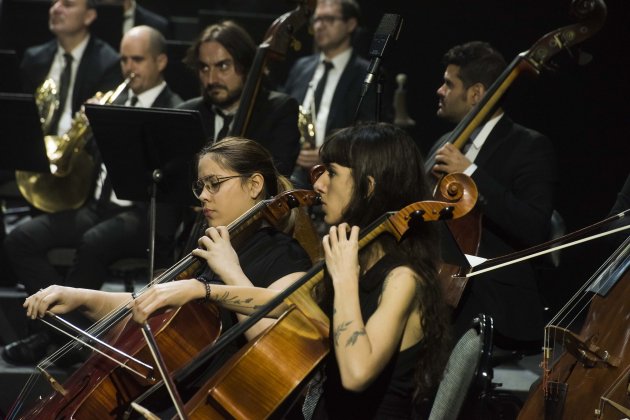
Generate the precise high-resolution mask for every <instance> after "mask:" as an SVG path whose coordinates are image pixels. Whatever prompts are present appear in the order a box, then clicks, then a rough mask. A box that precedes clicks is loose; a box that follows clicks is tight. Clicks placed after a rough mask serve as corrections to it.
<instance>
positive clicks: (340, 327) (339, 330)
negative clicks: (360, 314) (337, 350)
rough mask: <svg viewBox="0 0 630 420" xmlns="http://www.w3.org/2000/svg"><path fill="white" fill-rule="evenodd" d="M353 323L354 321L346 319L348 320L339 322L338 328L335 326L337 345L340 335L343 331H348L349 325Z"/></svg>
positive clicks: (337, 344) (336, 344)
mask: <svg viewBox="0 0 630 420" xmlns="http://www.w3.org/2000/svg"><path fill="white" fill-rule="evenodd" d="M350 324H352V321H346V322H342V323H341V324H339V325H338V326H337V327H336V328H335V334H334V336H335V347H337V346H339V336H340V335H341V333H342V332H344V331H346V330H347V329H348V326H349V325H350Z"/></svg>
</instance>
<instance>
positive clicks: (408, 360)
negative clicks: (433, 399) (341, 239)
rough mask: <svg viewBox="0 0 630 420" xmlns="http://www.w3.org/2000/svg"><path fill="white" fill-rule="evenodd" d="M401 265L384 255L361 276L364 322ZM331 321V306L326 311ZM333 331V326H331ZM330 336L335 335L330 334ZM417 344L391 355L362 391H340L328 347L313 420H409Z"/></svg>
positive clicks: (334, 359) (339, 382)
mask: <svg viewBox="0 0 630 420" xmlns="http://www.w3.org/2000/svg"><path fill="white" fill-rule="evenodd" d="M400 265H403V263H402V262H401V261H399V260H397V259H396V258H394V257H391V256H388V255H385V256H384V257H383V258H381V259H380V260H379V261H378V262H377V263H376V264H374V266H373V267H372V268H371V269H370V270H369V271H368V272H367V273H365V274H364V275H363V277H362V278H361V282H360V285H359V301H360V304H361V314H362V316H363V319H364V320H367V319H369V318H370V316H372V314H373V313H374V312H375V311H376V308H377V306H378V300H379V297H380V294H381V289H382V287H383V282H384V280H385V277H386V276H387V274H388V273H389V272H390V271H391V270H392V269H394V268H396V267H398V266H400ZM325 310H326V312H327V313H328V314H329V316H330V317H331V319H332V316H331V314H332V307H330V308H325ZM331 329H332V324H331ZM330 336H331V337H333V336H334V334H333V333H332V331H331V334H330ZM419 349H420V342H418V343H416V344H414V345H413V346H411V347H409V348H408V349H405V350H403V351H401V352H397V353H395V354H394V356H393V357H392V359H391V360H390V361H389V363H388V364H387V365H386V366H385V368H384V369H383V371H382V372H381V374H380V375H379V376H378V377H377V378H376V379H375V380H374V382H372V383H371V384H370V386H369V387H368V388H367V389H366V390H364V391H363V392H352V391H348V390H346V389H344V388H343V386H342V384H341V377H340V375H339V367H338V365H337V359H336V357H335V353H334V346H333V345H331V352H330V354H329V355H328V358H327V360H326V366H325V369H324V372H325V375H326V379H325V381H324V385H323V389H324V392H323V394H322V396H321V398H320V400H319V402H318V404H317V407H316V408H315V412H314V414H313V418H314V419H350V418H354V419H410V418H411V416H412V406H413V405H412V399H413V390H414V381H413V376H414V369H415V366H416V362H417V357H418V353H419Z"/></svg>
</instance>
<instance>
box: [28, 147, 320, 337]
mask: <svg viewBox="0 0 630 420" xmlns="http://www.w3.org/2000/svg"><path fill="white" fill-rule="evenodd" d="M289 186H290V184H289V183H288V181H287V180H286V179H285V178H284V177H282V176H281V175H279V174H278V172H277V170H276V169H275V167H274V165H273V161H272V157H271V155H270V154H269V152H268V151H267V150H266V149H265V148H264V147H262V146H261V145H260V144H258V143H256V142H254V141H251V140H246V139H241V138H234V137H233V138H228V139H224V140H222V141H220V142H217V143H215V144H213V145H211V146H208V147H206V148H204V149H203V150H202V151H201V152H200V153H199V155H198V179H197V181H195V182H194V183H193V193H194V194H195V196H196V197H197V198H198V199H199V200H200V202H201V206H202V211H203V215H204V217H205V219H206V221H207V223H208V226H209V227H208V229H207V230H206V232H205V233H206V234H205V236H203V237H202V238H200V239H199V247H198V248H197V249H195V250H193V251H192V253H193V255H195V256H197V257H200V258H202V259H203V260H205V261H206V263H207V268H206V269H205V271H204V272H203V273H202V274H201V275H200V276H199V277H198V278H194V279H187V280H178V281H173V282H167V283H162V284H158V285H154V286H151V287H149V288H148V289H147V290H145V291H144V292H143V293H142V294H140V295H139V296H138V297H136V298H135V299H133V297H132V295H131V294H130V293H112V292H104V291H100V290H91V289H80V288H70V287H63V286H57V285H54V286H50V287H48V288H46V289H43V290H40V291H39V292H37V293H35V294H34V295H32V296H29V297H28V298H27V299H26V301H25V302H24V307H25V308H26V312H27V316H29V317H30V318H32V319H35V318H38V317H44V316H45V314H46V311H51V312H53V313H55V314H64V313H67V312H70V311H72V310H74V309H77V308H80V309H81V310H82V311H83V312H84V313H85V314H86V315H87V316H89V317H90V318H91V319H93V320H98V319H101V318H102V317H104V316H105V315H107V314H108V313H110V312H111V311H113V310H114V309H116V308H118V307H120V306H121V305H124V304H126V303H129V302H132V303H131V305H132V310H133V316H134V319H135V320H136V321H138V322H140V323H143V322H144V321H146V319H147V318H148V317H149V316H150V315H151V314H152V313H154V312H155V311H157V310H158V309H162V308H176V307H180V306H182V305H184V304H186V303H188V302H190V301H193V300H197V299H208V298H209V297H210V296H209V294H210V293H209V292H210V290H211V289H212V292H213V293H212V294H213V296H214V297H215V299H213V300H214V301H216V302H217V303H219V304H220V305H225V306H227V307H228V308H231V305H234V304H235V303H236V304H239V300H238V296H235V295H234V294H232V295H231V296H232V298H231V299H229V300H225V301H223V300H222V299H221V298H220V296H222V295H224V290H225V288H226V287H228V288H234V287H236V290H238V287H250V288H251V287H252V286H256V287H260V288H269V289H271V290H273V289H279V290H281V289H284V288H285V287H286V286H287V285H289V284H291V283H292V282H293V281H295V280H296V279H298V278H299V277H300V276H302V275H303V274H304V272H305V271H306V270H308V269H309V268H310V267H311V261H310V258H309V256H308V254H307V253H306V251H304V249H303V248H302V247H301V246H300V245H299V244H298V243H297V241H295V240H294V239H293V238H291V237H290V236H289V235H287V234H285V233H283V232H280V231H278V230H276V229H275V228H273V227H271V226H268V225H265V224H263V225H262V226H261V227H260V228H259V229H258V230H256V232H255V233H254V234H253V235H252V236H250V237H249V238H248V239H247V240H246V241H245V243H243V244H241V245H240V247H239V249H238V252H237V251H236V250H235V249H234V248H233V247H232V245H231V243H230V235H229V233H228V229H227V227H226V226H228V225H229V224H230V223H232V222H233V221H234V220H236V219H237V218H238V217H239V216H241V215H242V214H244V213H245V212H246V211H247V210H249V209H250V208H252V207H253V206H254V205H255V204H256V203H258V202H260V201H262V200H265V199H267V198H269V197H271V196H275V195H277V194H278V193H281V192H283V191H284V190H286V189H287V187H289ZM226 285H227V286H226ZM230 290H232V291H233V290H234V289H230ZM263 293H264V292H263ZM272 295H273V294H272ZM238 316H239V317H243V316H245V315H238ZM235 321H236V320H235V319H233V313H232V312H231V311H223V313H222V324H223V326H222V328H223V331H225V330H226V329H227V328H229V327H230V325H232V324H233V323H234V322H235ZM268 322H270V321H268V320H262V321H260V322H258V323H257V324H256V325H255V326H253V327H252V328H250V329H249V330H248V331H247V333H246V334H245V335H246V337H247V338H251V337H254V336H255V335H257V334H258V333H259V332H260V331H261V330H262V329H264V328H265V327H266V326H267V324H268Z"/></svg>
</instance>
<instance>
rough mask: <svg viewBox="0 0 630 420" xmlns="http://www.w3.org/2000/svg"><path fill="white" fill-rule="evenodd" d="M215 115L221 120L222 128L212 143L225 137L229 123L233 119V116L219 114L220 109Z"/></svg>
mask: <svg viewBox="0 0 630 420" xmlns="http://www.w3.org/2000/svg"><path fill="white" fill-rule="evenodd" d="M216 111H217V114H218V115H219V116H220V117H221V118H223V127H221V130H219V134H218V135H217V136H216V137H215V138H214V141H219V140H222V139H223V138H224V137H225V136H227V134H228V131H229V130H230V123H231V122H232V120H233V119H234V115H230V114H225V113H223V112H221V110H220V109H218V108H217V109H216Z"/></svg>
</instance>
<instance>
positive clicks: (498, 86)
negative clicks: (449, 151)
mask: <svg viewBox="0 0 630 420" xmlns="http://www.w3.org/2000/svg"><path fill="white" fill-rule="evenodd" d="M525 71H534V72H536V73H538V71H537V69H536V67H535V66H534V65H533V64H532V63H531V62H530V61H529V60H527V59H525V55H524V54H519V55H518V56H516V58H514V60H512V62H511V63H510V65H509V66H508V67H507V68H506V69H505V70H503V72H502V73H501V75H500V76H499V77H498V78H497V80H495V81H494V83H492V85H491V86H490V87H489V88H488V90H487V91H486V93H485V95H483V97H482V98H481V100H480V101H479V103H477V105H475V106H474V107H473V108H472V109H471V110H470V111H469V112H468V114H466V116H465V117H464V118H463V119H462V120H461V121H460V122H459V123H458V124H457V126H456V127H455V129H454V130H453V131H451V132H450V133H449V134H448V135H447V136H445V138H444V139H443V140H442V141H441V142H440V144H439V146H435V147H434V148H433V150H434V152H433V153H432V154H431V156H429V157H428V158H427V160H426V162H425V165H424V170H425V173H427V174H429V173H431V168H433V166H434V165H435V155H436V152H437V151H438V150H439V149H441V148H442V146H444V145H445V144H447V143H451V144H453V145H454V146H455V147H457V149H459V150H462V148H463V147H464V144H466V141H467V140H468V138H469V137H470V135H471V134H472V132H473V131H474V130H475V129H476V128H477V127H479V126H481V125H482V124H484V123H485V122H486V121H487V120H488V119H490V118H489V117H491V116H492V114H493V113H494V111H496V109H497V108H498V103H499V101H500V100H501V98H502V97H503V95H504V94H505V92H507V90H508V88H509V87H510V86H511V85H512V83H514V81H515V80H516V78H517V77H518V76H519V75H520V74H521V73H523V72H525Z"/></svg>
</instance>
